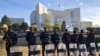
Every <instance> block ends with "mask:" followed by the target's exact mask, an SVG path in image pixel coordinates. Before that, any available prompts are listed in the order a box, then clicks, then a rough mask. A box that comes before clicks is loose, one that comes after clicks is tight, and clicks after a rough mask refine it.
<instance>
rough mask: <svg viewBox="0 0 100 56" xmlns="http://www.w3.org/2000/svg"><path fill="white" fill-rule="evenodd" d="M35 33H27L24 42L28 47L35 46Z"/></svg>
mask: <svg viewBox="0 0 100 56" xmlns="http://www.w3.org/2000/svg"><path fill="white" fill-rule="evenodd" d="M36 37H37V35H36V33H35V32H31V31H30V32H27V34H26V40H27V42H28V45H35V44H36Z"/></svg>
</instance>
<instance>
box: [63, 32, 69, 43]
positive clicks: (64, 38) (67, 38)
mask: <svg viewBox="0 0 100 56" xmlns="http://www.w3.org/2000/svg"><path fill="white" fill-rule="evenodd" d="M62 41H63V43H69V42H70V33H68V32H67V33H66V32H64V33H63V35H62Z"/></svg>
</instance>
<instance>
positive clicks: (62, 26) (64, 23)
mask: <svg viewBox="0 0 100 56" xmlns="http://www.w3.org/2000/svg"><path fill="white" fill-rule="evenodd" d="M65 29H66V22H65V21H63V22H62V25H61V31H64V30H65Z"/></svg>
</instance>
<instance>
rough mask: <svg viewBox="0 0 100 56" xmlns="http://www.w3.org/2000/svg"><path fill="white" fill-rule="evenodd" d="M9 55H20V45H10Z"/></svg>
mask: <svg viewBox="0 0 100 56" xmlns="http://www.w3.org/2000/svg"><path fill="white" fill-rule="evenodd" d="M10 56H22V46H11V47H10Z"/></svg>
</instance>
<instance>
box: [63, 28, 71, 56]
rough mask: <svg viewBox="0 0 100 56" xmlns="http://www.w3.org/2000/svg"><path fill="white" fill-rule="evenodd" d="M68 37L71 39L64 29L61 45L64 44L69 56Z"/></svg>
mask: <svg viewBox="0 0 100 56" xmlns="http://www.w3.org/2000/svg"><path fill="white" fill-rule="evenodd" d="M70 37H71V36H70V33H69V32H68V30H67V29H65V32H64V33H63V35H62V41H63V43H65V44H66V49H67V52H68V56H70V51H69V43H70Z"/></svg>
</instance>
